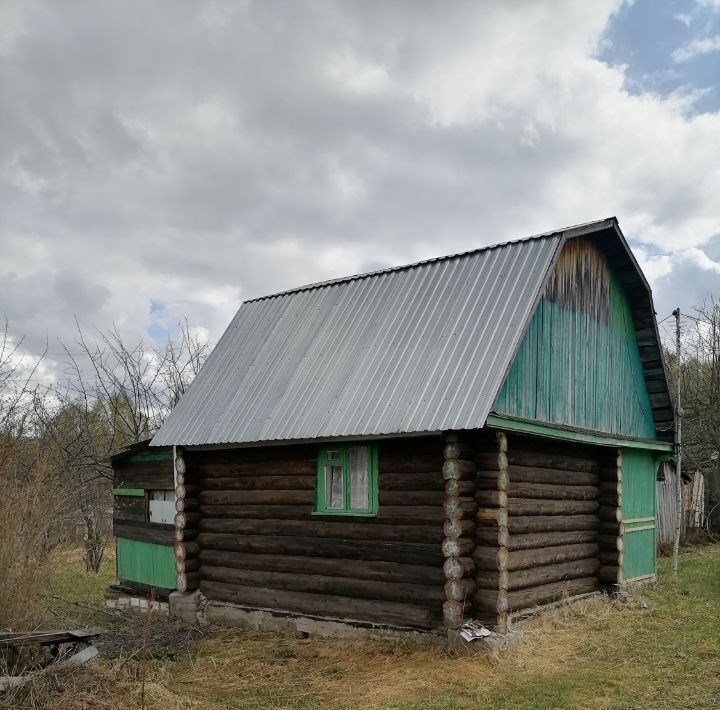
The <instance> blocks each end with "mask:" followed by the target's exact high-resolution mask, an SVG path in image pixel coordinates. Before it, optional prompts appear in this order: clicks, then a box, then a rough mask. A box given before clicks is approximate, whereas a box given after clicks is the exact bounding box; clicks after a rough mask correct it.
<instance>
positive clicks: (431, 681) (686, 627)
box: [0, 547, 720, 710]
mask: <svg viewBox="0 0 720 710" xmlns="http://www.w3.org/2000/svg"><path fill="white" fill-rule="evenodd" d="M666 567H667V565H666V563H665V561H663V563H662V565H661V572H662V571H663V570H665V569H666ZM719 572H720V548H718V547H703V548H700V549H698V550H695V551H693V552H691V553H685V554H684V555H683V557H682V558H681V579H680V581H678V582H676V583H673V584H670V583H668V582H663V583H661V584H660V586H659V587H658V588H656V589H653V590H649V591H648V592H647V593H643V594H642V595H638V596H637V598H636V601H635V602H634V603H631V604H619V603H615V602H613V601H612V600H610V599H608V598H606V597H592V598H587V599H583V600H579V601H574V602H571V603H565V604H563V605H561V606H560V607H558V608H557V609H554V610H551V611H548V612H545V613H543V614H541V615H539V616H537V617H534V618H531V619H527V620H525V621H522V622H519V623H518V624H517V628H519V629H521V630H522V631H523V633H524V635H525V641H524V643H523V644H522V645H520V646H519V647H517V648H515V649H512V650H508V651H506V652H503V653H502V654H500V655H499V656H496V657H493V656H487V655H484V654H481V653H468V652H465V653H462V652H461V653H456V654H448V653H446V652H445V651H443V650H442V649H439V648H432V647H425V646H419V645H417V644H413V643H410V642H405V643H402V642H389V641H339V640H322V639H293V638H280V637H278V636H273V635H260V634H251V633H241V632H235V631H232V630H229V629H213V630H212V631H211V632H210V633H209V634H208V635H207V636H206V637H205V638H203V639H201V640H200V641H199V642H198V643H197V644H195V643H193V644H191V645H189V646H188V647H187V648H183V650H182V651H181V652H179V653H178V654H177V656H176V657H175V658H161V659H159V660H156V661H150V662H148V664H147V667H146V691H145V693H146V701H147V705H146V707H147V708H163V710H175V709H177V710H180V709H195V708H209V709H220V708H223V709H225V708H228V709H229V708H236V709H237V708H243V709H249V708H253V709H255V708H258V709H260V708H273V709H282V708H287V710H308V709H309V708H335V709H339V708H346V709H347V708H384V709H386V710H390V709H400V708H402V709H403V710H470V709H471V708H472V709H475V708H491V709H492V710H510V709H512V710H517V709H518V708H521V709H523V710H536V709H537V708H563V709H564V710H579V709H583V708H587V709H588V710H590V709H592V710H595V709H596V708H597V709H600V710H620V709H621V708H643V709H647V710H650V709H652V710H660V709H663V710H665V709H670V708H677V707H685V708H715V707H720V677H719V676H718V674H717V663H718V658H720V625H719V624H720V621H718V619H720V587H719V586H718V584H717V580H718V578H719V577H718V573H719ZM645 599H647V601H648V604H644V603H640V602H641V600H645ZM158 623H159V622H158ZM129 656H132V652H131V651H128V653H126V655H125V656H123V657H121V658H120V659H117V660H114V659H107V658H105V659H100V660H99V661H98V662H95V663H93V664H89V665H88V666H85V667H83V668H82V669H78V670H77V671H74V672H71V673H64V674H61V676H60V677H55V678H54V679H50V678H48V679H45V680H44V681H43V683H44V685H43V686H42V688H43V689H42V692H41V693H40V691H37V693H39V694H36V696H35V700H33V701H31V702H35V703H36V704H35V705H32V704H26V705H22V704H16V705H11V706H12V707H57V708H60V710H76V709H79V708H100V709H103V710H104V709H106V708H107V709H111V708H112V709H114V708H123V709H124V710H133V709H134V708H139V707H140V679H141V670H140V664H139V662H138V655H137V654H136V655H134V656H132V657H129ZM43 698H44V702H46V704H45V705H43V704H39V702H40V700H42V699H43ZM0 706H1V703H0Z"/></svg>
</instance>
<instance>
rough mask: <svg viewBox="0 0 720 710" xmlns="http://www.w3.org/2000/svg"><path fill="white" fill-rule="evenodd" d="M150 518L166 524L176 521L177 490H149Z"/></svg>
mask: <svg viewBox="0 0 720 710" xmlns="http://www.w3.org/2000/svg"><path fill="white" fill-rule="evenodd" d="M148 519H149V521H150V522H151V523H165V524H166V525H172V524H173V523H174V522H175V491H148Z"/></svg>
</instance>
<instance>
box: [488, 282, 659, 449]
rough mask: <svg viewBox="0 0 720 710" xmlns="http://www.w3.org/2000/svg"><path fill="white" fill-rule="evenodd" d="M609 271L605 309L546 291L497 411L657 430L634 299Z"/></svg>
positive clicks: (615, 429) (603, 427) (630, 430)
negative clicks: (573, 303) (550, 295)
mask: <svg viewBox="0 0 720 710" xmlns="http://www.w3.org/2000/svg"><path fill="white" fill-rule="evenodd" d="M604 278H605V279H606V282H607V286H606V287H605V289H604V291H603V292H602V293H603V294H604V295H605V296H606V300H607V304H604V307H603V311H602V313H603V317H597V316H596V314H594V313H593V312H592V309H591V308H589V307H587V308H584V309H583V308H577V307H575V308H572V307H568V305H567V301H568V300H570V299H567V298H566V303H565V304H560V303H557V302H553V301H552V300H550V298H548V297H547V295H545V296H543V298H542V299H541V300H540V302H539V304H538V307H537V309H536V311H535V313H534V315H533V318H532V320H531V322H530V325H529V326H528V329H527V332H526V334H525V336H524V338H523V340H522V342H521V344H520V348H519V350H518V352H517V355H516V357H515V360H514V361H513V364H512V366H511V368H510V371H509V372H508V375H507V377H506V379H505V382H504V384H503V386H502V388H501V390H500V392H499V394H498V397H497V399H496V401H495V405H494V407H493V411H494V412H495V413H497V414H500V415H505V416H511V417H520V418H523V419H530V420H535V421H539V422H546V423H553V424H563V425H567V426H574V427H578V428H582V429H589V430H593V431H599V432H606V433H610V434H620V435H623V436H631V437H639V438H654V437H655V426H654V424H653V417H652V409H651V406H650V400H649V397H648V393H647V389H646V386H645V379H644V376H643V370H642V363H641V360H640V353H639V351H638V346H637V340H636V337H635V330H634V327H633V321H632V316H631V313H630V305H629V303H628V300H627V297H626V295H625V293H624V292H623V289H622V287H621V286H620V284H619V283H618V281H617V279H616V278H615V276H614V275H613V274H611V273H609V272H608V273H607V274H605V275H604ZM593 297H594V298H597V294H596V293H593ZM591 305H593V307H594V304H591ZM596 310H597V309H596Z"/></svg>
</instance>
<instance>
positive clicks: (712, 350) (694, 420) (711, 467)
mask: <svg viewBox="0 0 720 710" xmlns="http://www.w3.org/2000/svg"><path fill="white" fill-rule="evenodd" d="M683 319H684V324H683V334H682V351H683V359H682V362H681V363H680V367H679V372H680V378H681V386H682V392H683V463H684V466H686V467H687V470H688V471H700V472H701V473H702V474H704V476H705V492H706V496H707V499H706V512H707V513H708V514H710V517H711V520H710V523H711V525H712V526H713V527H714V528H716V529H717V528H720V301H718V299H717V298H715V297H713V296H710V297H709V298H708V300H707V301H706V302H705V303H704V304H703V305H702V306H699V307H697V308H696V309H695V314H694V315H687V314H683ZM675 360H676V358H675V357H674V355H672V354H671V355H670V357H669V361H670V363H671V372H672V374H673V376H674V377H676V376H677V372H678V366H677V363H676V362H675Z"/></svg>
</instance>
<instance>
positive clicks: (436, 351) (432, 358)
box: [152, 220, 614, 446]
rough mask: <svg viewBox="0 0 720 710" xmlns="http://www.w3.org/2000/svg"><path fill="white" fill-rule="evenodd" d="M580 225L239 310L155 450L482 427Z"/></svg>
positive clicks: (338, 282) (314, 288)
mask: <svg viewBox="0 0 720 710" xmlns="http://www.w3.org/2000/svg"><path fill="white" fill-rule="evenodd" d="M609 224H614V220H604V221H602V222H595V223H589V224H587V225H580V226H578V227H575V228H569V229H566V230H562V231H558V232H554V233H548V234H544V235H538V236H537V237H531V238H528V239H526V240H521V241H517V242H508V243H506V244H501V245H498V246H494V247H487V248H484V249H480V250H476V251H472V252H467V253H464V254H458V255H454V256H448V257H442V258H439V259H433V260H430V261H426V262H420V263H418V264H412V265H409V266H406V267H398V268H394V269H386V270H384V271H379V272H374V273H371V274H363V275H360V276H353V277H348V278H346V279H338V280H335V281H329V282H325V283H322V284H314V285H311V286H306V287H301V288H298V289H293V290H291V291H286V292H283V293H280V294H276V295H274V296H268V297H263V298H259V299H255V300H251V301H247V302H245V303H244V304H243V305H242V306H241V307H240V310H239V311H238V313H237V314H236V316H235V318H234V319H233V321H232V323H231V324H230V326H229V327H228V329H227V331H226V332H225V333H224V335H223V336H222V338H221V339H220V341H219V342H218V344H217V346H216V347H215V349H214V351H213V353H212V354H211V356H210V357H209V358H208V361H207V362H206V364H205V365H204V367H203V368H202V370H201V371H200V373H199V374H198V376H197V378H196V379H195V381H194V382H193V384H192V386H191V387H190V388H189V390H188V392H187V393H186V394H185V396H184V397H183V398H182V399H181V401H180V402H179V403H178V405H177V406H176V407H175V409H174V411H173V412H172V414H171V415H170V417H169V418H168V420H167V421H166V422H165V424H164V425H163V427H162V428H161V429H160V431H159V432H158V434H157V435H156V436H155V438H154V439H153V442H152V444H153V446H162V445H168V444H178V445H186V446H191V445H202V444H230V443H235V444H239V443H252V442H261V441H283V440H298V439H316V438H336V437H351V436H376V435H387V434H400V433H419V432H434V431H444V430H450V429H472V428H477V427H481V426H483V424H484V423H485V420H486V418H487V415H488V413H489V411H490V408H491V406H492V403H493V401H494V399H495V396H496V394H497V392H498V390H499V389H500V387H501V385H502V382H503V379H504V377H505V374H506V372H507V369H508V367H509V365H510V361H511V358H512V356H513V354H514V352H515V350H516V348H517V346H518V344H519V341H520V338H521V337H522V335H523V332H524V330H525V326H526V323H527V322H528V319H529V318H530V316H531V315H532V311H533V309H534V305H535V303H536V300H537V297H538V294H539V293H540V290H541V287H542V285H543V282H544V279H545V276H546V274H547V272H548V270H549V268H550V266H551V264H552V262H553V258H554V256H555V254H556V252H557V250H558V247H559V246H560V244H561V242H562V241H563V239H564V238H567V237H568V236H579V235H580V234H584V233H589V232H591V231H595V230H598V229H602V228H606V227H607V226H609Z"/></svg>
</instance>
